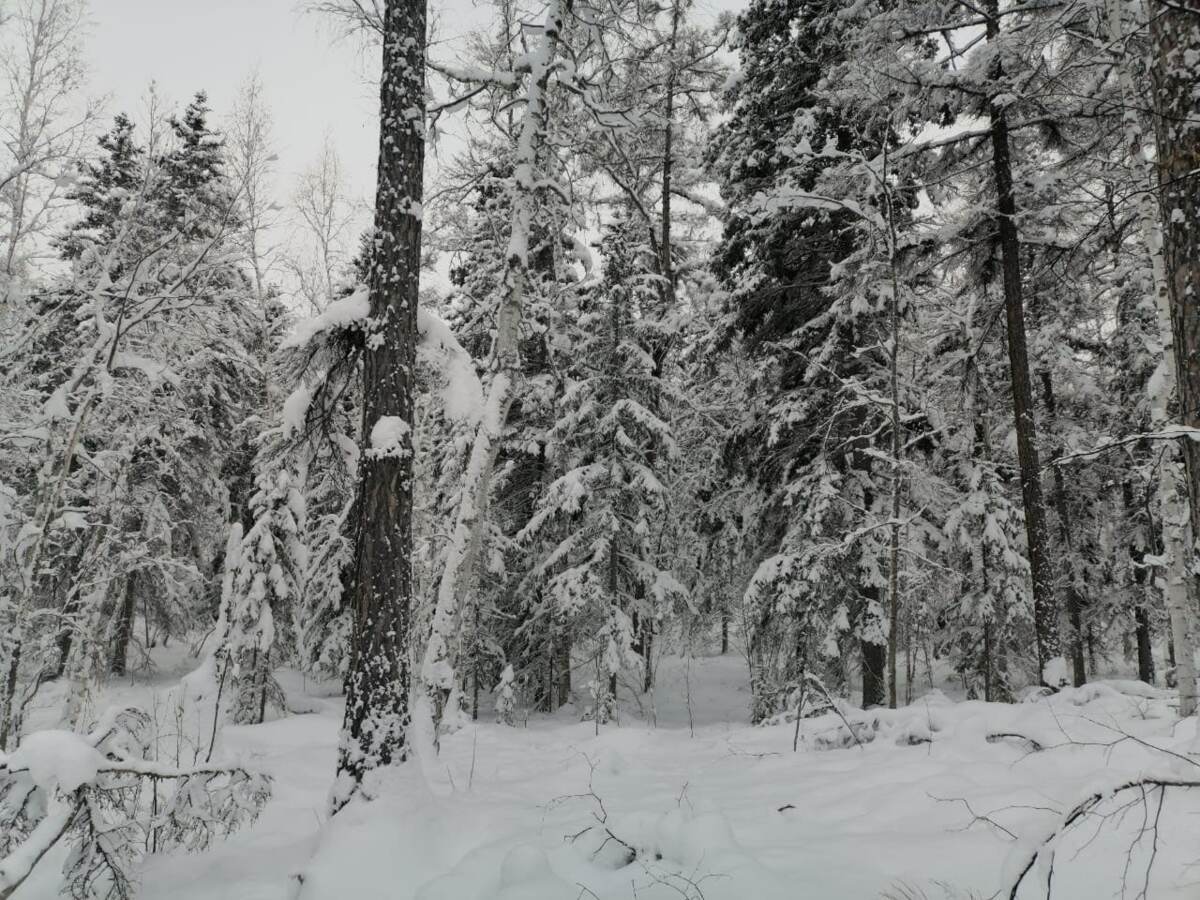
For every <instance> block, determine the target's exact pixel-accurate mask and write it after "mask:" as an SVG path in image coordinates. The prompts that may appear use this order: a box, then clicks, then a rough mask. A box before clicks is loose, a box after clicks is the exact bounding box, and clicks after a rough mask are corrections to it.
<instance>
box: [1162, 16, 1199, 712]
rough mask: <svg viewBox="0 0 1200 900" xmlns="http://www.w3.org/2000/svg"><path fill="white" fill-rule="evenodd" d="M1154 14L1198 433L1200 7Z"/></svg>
mask: <svg viewBox="0 0 1200 900" xmlns="http://www.w3.org/2000/svg"><path fill="white" fill-rule="evenodd" d="M1151 10H1152V11H1153V19H1152V22H1151V26H1150V34H1151V42H1152V44H1153V48H1152V54H1153V69H1152V74H1153V82H1154V104H1155V116H1154V124H1155V133H1156V136H1157V159H1158V182H1159V202H1160V204H1161V205H1162V216H1163V259H1164V263H1165V275H1166V284H1167V297H1168V299H1169V304H1170V311H1171V321H1172V329H1173V332H1174V351H1175V352H1174V359H1175V371H1176V381H1177V384H1178V388H1179V405H1180V419H1181V422H1182V424H1183V425H1184V426H1185V427H1187V428H1196V427H1200V226H1198V225H1197V222H1200V178H1197V177H1196V172H1197V170H1198V169H1200V97H1198V96H1197V94H1196V90H1195V86H1196V67H1195V56H1196V54H1197V53H1200V7H1197V6H1196V4H1195V3H1183V4H1168V3H1163V2H1155V3H1153V4H1151ZM1182 446H1183V458H1184V462H1185V464H1186V468H1187V488H1188V498H1189V500H1190V508H1191V533H1192V539H1193V541H1194V540H1195V538H1196V536H1197V535H1200V444H1198V443H1197V442H1196V441H1195V440H1184V441H1183V442H1182ZM1167 514H1168V513H1167V512H1164V516H1165V515H1167ZM1193 553H1194V550H1193ZM1168 577H1171V576H1170V575H1168ZM1195 619H1196V615H1195V609H1194V606H1193V605H1192V603H1188V604H1186V605H1185V604H1183V602H1182V597H1181V600H1180V602H1177V603H1174V604H1172V605H1171V620H1172V621H1171V624H1172V628H1173V629H1174V630H1176V631H1178V632H1179V633H1180V634H1181V635H1182V636H1183V637H1182V640H1181V641H1180V642H1179V645H1178V646H1179V651H1178V652H1177V654H1176V663H1177V664H1179V666H1180V669H1179V675H1180V679H1181V680H1180V714H1181V715H1190V714H1192V713H1194V712H1195V711H1196V687H1195V678H1196V672H1195V664H1194V660H1193V659H1190V658H1188V657H1189V656H1190V655H1191V654H1192V653H1194V651H1195V646H1196V643H1195V628H1196V625H1195ZM1185 682H1186V684H1185Z"/></svg>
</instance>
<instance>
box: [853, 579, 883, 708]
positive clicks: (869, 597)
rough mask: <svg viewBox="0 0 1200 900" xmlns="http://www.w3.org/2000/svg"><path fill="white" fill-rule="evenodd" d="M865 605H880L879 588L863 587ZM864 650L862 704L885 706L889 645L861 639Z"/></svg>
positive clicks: (866, 705)
mask: <svg viewBox="0 0 1200 900" xmlns="http://www.w3.org/2000/svg"><path fill="white" fill-rule="evenodd" d="M862 592H863V596H864V605H866V606H878V604H879V588H877V587H863V588H862ZM859 649H860V651H861V652H862V705H863V709H869V708H870V707H872V706H883V704H884V703H885V702H886V691H887V677H886V674H885V671H886V666H887V646H886V645H885V644H879V643H876V642H874V641H871V640H868V639H866V638H861V639H860V640H859Z"/></svg>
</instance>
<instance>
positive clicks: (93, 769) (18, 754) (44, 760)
mask: <svg viewBox="0 0 1200 900" xmlns="http://www.w3.org/2000/svg"><path fill="white" fill-rule="evenodd" d="M103 763H104V757H103V756H101V755H100V753H99V752H98V751H97V750H96V748H95V747H93V746H92V745H91V744H89V743H88V742H87V741H86V740H85V739H84V738H82V737H80V736H79V735H77V734H75V733H74V732H73V731H62V730H57V729H47V730H45V731H35V732H33V733H32V734H30V735H29V736H28V737H26V738H25V739H24V740H23V741H22V742H21V745H20V746H19V747H18V748H17V749H16V750H15V751H14V752H13V753H12V754H11V755H9V756H8V757H7V759H6V758H5V757H4V755H3V754H0V766H5V764H7V768H8V769H9V770H10V771H19V770H21V769H27V770H28V771H29V777H30V778H31V779H32V780H33V783H34V784H36V785H37V786H38V787H40V788H43V789H44V790H45V791H47V792H48V793H50V794H53V793H54V792H55V791H56V790H58V791H62V792H63V793H65V794H69V793H70V792H72V791H74V790H75V789H76V788H77V787H79V786H80V785H83V784H90V783H91V782H93V781H95V780H96V774H97V773H98V772H99V770H100V767H101V766H102V765H103Z"/></svg>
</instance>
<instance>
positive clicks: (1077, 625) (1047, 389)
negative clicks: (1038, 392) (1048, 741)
mask: <svg viewBox="0 0 1200 900" xmlns="http://www.w3.org/2000/svg"><path fill="white" fill-rule="evenodd" d="M1042 399H1043V400H1044V401H1045V403H1046V418H1047V422H1046V427H1047V429H1054V428H1055V425H1056V419H1057V417H1058V405H1057V403H1056V402H1055V398H1054V382H1053V381H1052V380H1051V378H1050V373H1049V372H1042ZM1061 455H1062V454H1061V443H1060V442H1059V440H1056V441H1055V447H1054V449H1053V451H1051V455H1050V459H1051V462H1053V461H1054V460H1056V459H1058V457H1059V456H1061ZM1052 468H1053V469H1054V510H1055V512H1056V513H1058V536H1059V540H1060V541H1061V542H1062V546H1063V548H1064V549H1065V550H1066V551H1067V555H1068V558H1069V560H1070V565H1068V566H1067V567H1066V571H1065V572H1064V573H1063V577H1064V578H1066V580H1067V583H1066V587H1065V589H1064V591H1063V593H1064V594H1065V595H1066V599H1067V619H1068V621H1069V622H1070V624H1071V635H1070V643H1071V646H1070V651H1071V675H1072V681H1073V682H1074V684H1075V687H1081V686H1082V685H1083V684H1084V683H1086V682H1087V669H1086V667H1085V666H1084V662H1083V598H1082V597H1081V596H1080V594H1079V582H1078V571H1077V569H1076V565H1077V562H1076V559H1075V538H1074V532H1073V530H1072V528H1071V508H1070V506H1068V505H1067V490H1066V486H1065V485H1064V484H1063V472H1062V466H1052Z"/></svg>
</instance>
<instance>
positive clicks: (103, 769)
mask: <svg viewBox="0 0 1200 900" xmlns="http://www.w3.org/2000/svg"><path fill="white" fill-rule="evenodd" d="M148 722H149V719H148V717H147V716H146V715H145V713H143V712H141V711H140V710H137V709H123V710H118V711H116V712H114V713H112V714H110V715H109V716H108V717H107V718H106V720H105V722H104V723H102V724H101V725H100V726H98V727H97V728H96V729H95V730H94V731H93V732H92V733H91V734H90V735H80V734H76V733H74V732H71V731H59V730H48V731H37V732H34V733H32V734H30V735H29V736H28V737H26V738H25V740H24V741H23V742H22V743H21V745H20V746H19V747H18V748H17V749H16V750H15V751H13V752H12V753H9V754H5V753H0V900H7V898H9V897H11V896H12V895H13V894H14V893H15V892H16V890H17V889H18V888H19V887H20V886H21V884H22V883H23V882H24V881H25V880H26V879H27V878H28V877H29V875H30V874H31V873H32V872H33V870H34V868H35V867H36V866H37V865H38V863H39V862H40V861H41V860H42V859H43V858H44V857H45V856H46V854H47V853H49V852H50V850H51V849H52V848H54V847H55V846H56V845H58V844H60V843H62V842H66V844H67V846H68V847H69V849H70V852H68V853H67V855H66V861H65V862H64V864H63V870H62V893H63V894H64V895H66V896H69V897H71V898H74V900H90V898H99V897H103V898H106V900H109V898H112V900H126V898H131V897H132V896H133V892H134V886H135V880H136V871H135V868H136V864H137V862H138V861H139V860H140V858H141V856H142V854H143V853H144V852H145V851H146V850H147V849H154V850H165V849H171V848H175V847H181V848H185V849H188V850H202V849H204V848H205V847H207V846H208V844H209V843H210V841H211V840H212V838H213V837H214V836H224V835H227V834H229V833H231V832H232V831H234V830H236V829H237V828H239V827H241V826H243V825H245V824H248V823H249V822H251V821H253V820H254V819H255V817H257V815H258V813H259V811H260V810H261V808H262V806H263V804H264V803H265V802H266V801H267V798H268V797H269V796H270V790H271V788H270V779H269V778H268V777H267V776H266V775H264V774H261V773H258V772H254V771H251V770H249V769H247V768H244V767H242V766H238V765H219V764H215V765H208V764H206V765H196V766H171V765H167V764H165V763H162V762H158V761H156V760H151V759H146V758H144V754H145V753H146V752H147V743H146V741H145V740H144V738H143V736H142V735H143V732H144V731H145V728H146V725H147V724H148Z"/></svg>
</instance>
